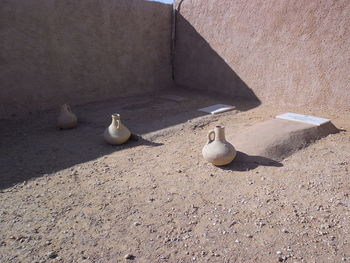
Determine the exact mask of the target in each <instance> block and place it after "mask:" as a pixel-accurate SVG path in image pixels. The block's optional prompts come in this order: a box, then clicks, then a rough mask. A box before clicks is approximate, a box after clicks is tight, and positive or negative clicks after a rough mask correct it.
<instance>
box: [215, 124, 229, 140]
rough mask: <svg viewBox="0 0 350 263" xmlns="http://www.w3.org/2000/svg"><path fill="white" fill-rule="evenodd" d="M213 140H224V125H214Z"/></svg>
mask: <svg viewBox="0 0 350 263" xmlns="http://www.w3.org/2000/svg"><path fill="white" fill-rule="evenodd" d="M214 131H215V141H224V140H226V138H225V127H223V126H216V127H215V129H214Z"/></svg>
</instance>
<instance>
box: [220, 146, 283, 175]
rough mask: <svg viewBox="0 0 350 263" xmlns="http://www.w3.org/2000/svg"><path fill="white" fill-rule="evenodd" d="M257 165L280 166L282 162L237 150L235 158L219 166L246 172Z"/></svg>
mask: <svg viewBox="0 0 350 263" xmlns="http://www.w3.org/2000/svg"><path fill="white" fill-rule="evenodd" d="M259 166H273V167H282V166H283V164H282V163H280V162H277V161H275V160H272V159H270V158H266V157H262V156H254V155H248V154H245V153H243V152H240V151H237V156H236V158H235V160H234V161H233V162H232V163H230V164H228V165H225V166H221V167H220V168H221V169H223V170H230V171H240V172H246V171H249V170H254V169H255V168H257V167H259Z"/></svg>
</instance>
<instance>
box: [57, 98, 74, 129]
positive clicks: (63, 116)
mask: <svg viewBox="0 0 350 263" xmlns="http://www.w3.org/2000/svg"><path fill="white" fill-rule="evenodd" d="M77 124H78V118H77V116H75V114H74V113H73V112H72V110H71V109H70V107H69V106H68V105H67V104H64V105H62V106H61V111H60V114H59V116H58V118H57V126H58V127H59V128H60V129H71V128H74V127H75V126H77Z"/></svg>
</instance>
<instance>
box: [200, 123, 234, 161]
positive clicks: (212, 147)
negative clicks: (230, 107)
mask: <svg viewBox="0 0 350 263" xmlns="http://www.w3.org/2000/svg"><path fill="white" fill-rule="evenodd" d="M202 154H203V157H204V159H205V160H207V161H208V162H210V163H212V164H214V165H217V166H220V165H226V164H229V163H230V162H232V161H233V160H234V158H235V157H236V154H237V152H236V149H235V148H234V147H233V145H232V144H231V143H229V142H227V141H226V139H225V127H223V126H216V127H215V129H214V130H212V131H210V132H209V133H208V142H207V144H206V145H204V147H203V150H202Z"/></svg>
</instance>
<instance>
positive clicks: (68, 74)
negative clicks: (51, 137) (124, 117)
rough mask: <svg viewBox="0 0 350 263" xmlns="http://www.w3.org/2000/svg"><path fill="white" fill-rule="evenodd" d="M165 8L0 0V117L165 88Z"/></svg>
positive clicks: (97, 0)
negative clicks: (66, 103)
mask: <svg viewBox="0 0 350 263" xmlns="http://www.w3.org/2000/svg"><path fill="white" fill-rule="evenodd" d="M171 12H172V7H171V6H170V5H165V4H160V3H155V2H147V1H143V0H74V1H73V0H26V1H23V0H0V118H6V117H9V116H10V115H13V114H23V113H26V112H29V111H36V110H40V109H47V108H52V107H56V106H57V105H59V104H61V103H63V102H68V103H71V104H80V103H85V102H90V101H98V100H104V99H109V98H114V97H120V96H127V95H131V94H135V93H137V94H140V93H142V92H150V91H154V90H158V89H162V88H165V87H168V86H169V84H170V83H171V69H170V36H171V32H170V31H171V30H170V28H171V26H170V24H171Z"/></svg>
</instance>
